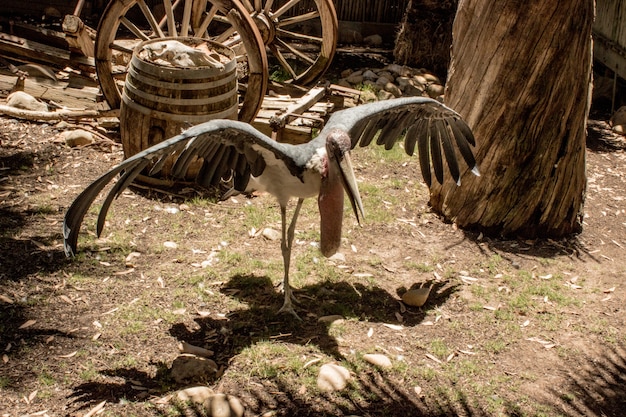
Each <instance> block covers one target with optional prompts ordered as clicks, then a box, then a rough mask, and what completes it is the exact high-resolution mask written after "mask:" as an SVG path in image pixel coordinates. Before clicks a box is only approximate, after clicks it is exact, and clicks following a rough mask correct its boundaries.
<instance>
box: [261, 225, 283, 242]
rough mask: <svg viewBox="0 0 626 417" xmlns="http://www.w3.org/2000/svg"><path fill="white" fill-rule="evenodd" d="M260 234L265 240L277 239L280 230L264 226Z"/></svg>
mask: <svg viewBox="0 0 626 417" xmlns="http://www.w3.org/2000/svg"><path fill="white" fill-rule="evenodd" d="M261 234H262V235H263V237H264V238H265V239H267V240H279V239H280V232H279V231H278V230H276V229H272V228H271V227H266V228H264V229H263V232H262V233H261Z"/></svg>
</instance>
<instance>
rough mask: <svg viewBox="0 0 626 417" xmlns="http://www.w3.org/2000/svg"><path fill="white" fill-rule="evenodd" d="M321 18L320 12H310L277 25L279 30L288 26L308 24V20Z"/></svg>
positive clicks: (284, 20) (285, 19)
mask: <svg viewBox="0 0 626 417" xmlns="http://www.w3.org/2000/svg"><path fill="white" fill-rule="evenodd" d="M319 17H320V12H318V11H315V12H309V13H305V14H302V15H300V16H293V17H286V18H284V19H282V20H281V21H279V22H278V25H276V26H277V27H279V28H284V27H286V26H290V25H295V24H297V23H302V22H306V21H307V20H312V19H317V18H319Z"/></svg>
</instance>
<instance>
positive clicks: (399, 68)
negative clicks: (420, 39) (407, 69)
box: [385, 64, 404, 75]
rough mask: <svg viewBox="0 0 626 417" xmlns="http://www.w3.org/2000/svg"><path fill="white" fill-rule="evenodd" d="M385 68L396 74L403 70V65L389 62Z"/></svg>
mask: <svg viewBox="0 0 626 417" xmlns="http://www.w3.org/2000/svg"><path fill="white" fill-rule="evenodd" d="M385 70H387V71H389V72H391V73H394V74H396V75H401V74H402V73H403V72H404V67H403V66H402V65H398V64H389V65H387V66H386V67H385Z"/></svg>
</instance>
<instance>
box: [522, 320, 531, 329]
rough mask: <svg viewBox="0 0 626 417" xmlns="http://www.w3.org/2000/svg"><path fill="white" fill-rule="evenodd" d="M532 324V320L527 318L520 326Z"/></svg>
mask: <svg viewBox="0 0 626 417" xmlns="http://www.w3.org/2000/svg"><path fill="white" fill-rule="evenodd" d="M529 324H530V320H526V321H525V322H524V323H522V324H520V327H526V326H528V325H529Z"/></svg>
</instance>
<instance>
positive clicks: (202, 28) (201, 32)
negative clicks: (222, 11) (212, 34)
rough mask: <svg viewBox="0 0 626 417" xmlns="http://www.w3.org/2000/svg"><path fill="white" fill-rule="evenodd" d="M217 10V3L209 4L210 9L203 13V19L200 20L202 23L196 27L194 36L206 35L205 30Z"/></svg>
mask: <svg viewBox="0 0 626 417" xmlns="http://www.w3.org/2000/svg"><path fill="white" fill-rule="evenodd" d="M217 10H218V7H217V5H215V4H214V5H213V6H211V9H210V10H209V11H208V13H206V14H205V16H204V19H203V20H202V23H201V24H200V26H199V27H198V30H197V31H196V36H202V37H205V36H206V31H207V29H208V28H209V25H210V24H211V22H212V21H213V18H215V15H216V13H217Z"/></svg>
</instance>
